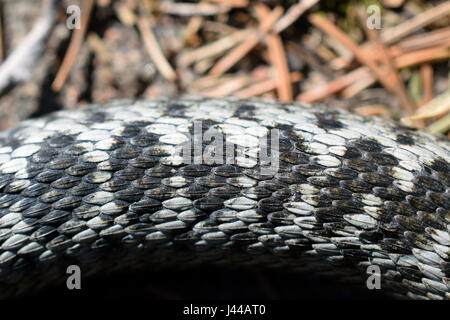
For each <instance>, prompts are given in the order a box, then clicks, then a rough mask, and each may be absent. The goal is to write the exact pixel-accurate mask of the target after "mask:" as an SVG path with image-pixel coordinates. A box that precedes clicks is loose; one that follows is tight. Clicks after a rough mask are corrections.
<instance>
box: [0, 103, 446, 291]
mask: <svg viewBox="0 0 450 320" xmlns="http://www.w3.org/2000/svg"><path fill="white" fill-rule="evenodd" d="M212 137H213V138H212ZM264 141H265V143H266V146H267V148H266V149H264ZM219 142H220V143H219ZM180 150H183V152H184V153H180ZM449 151H450V143H449V142H448V140H447V139H445V138H442V139H439V138H436V137H434V136H432V135H429V134H426V133H422V132H417V131H414V130H411V129H409V128H406V127H403V126H400V125H399V124H395V123H391V122H389V121H386V120H382V119H374V118H364V117H360V116H357V115H353V114H351V113H348V112H345V111H342V110H333V109H330V108H325V107H323V106H319V105H316V106H308V105H303V104H296V103H294V104H280V103H276V102H272V101H266V100H237V99H231V98H230V99H201V98H195V97H186V98H181V99H178V100H170V99H160V100H138V101H132V100H116V101H112V102H110V103H108V104H105V105H91V106H88V107H86V108H83V109H79V110H72V111H60V112H56V113H52V114H50V115H48V116H46V117H43V118H38V119H31V120H27V121H24V122H22V123H21V124H20V125H19V126H18V127H16V128H13V129H11V130H9V131H6V132H3V133H1V134H0V297H16V296H22V295H24V294H31V293H34V292H38V291H39V290H41V289H43V288H46V287H48V286H50V285H57V284H60V285H65V280H66V278H67V273H66V269H67V267H68V266H69V265H73V264H76V265H78V266H80V268H81V270H82V274H83V276H86V277H88V276H95V275H98V274H102V275H104V274H109V273H111V274H113V273H114V272H119V271H124V270H125V271H129V270H134V269H139V268H149V267H154V268H164V267H166V266H169V265H170V266H177V267H179V268H190V267H193V266H195V265H198V264H202V265H206V264H214V265H222V266H230V267H238V266H239V267H244V268H254V267H260V266H263V267H267V268H278V269H279V270H291V271H299V272H314V273H315V274H319V275H324V276H332V277H335V278H339V279H341V280H343V281H344V283H350V282H352V283H359V284H360V285H362V286H365V285H366V279H367V278H368V276H369V275H368V274H367V268H368V267H369V266H371V265H372V266H373V265H375V266H378V267H379V268H380V270H381V289H382V290H384V291H385V292H387V293H389V294H392V295H393V296H395V297H407V298H413V299H449V298H450V281H449V274H450V267H449V266H450V265H449V261H450V260H449V256H450V235H449V230H450V227H449V226H450V225H449V220H450V211H449V210H450V174H449V168H450V165H449V163H450V156H449V154H450V152H449ZM264 152H266V153H267V154H266V155H267V156H264V157H263V155H264ZM207 155H214V161H213V162H212V161H211V157H210V158H208V157H207ZM299 290H300V288H299Z"/></svg>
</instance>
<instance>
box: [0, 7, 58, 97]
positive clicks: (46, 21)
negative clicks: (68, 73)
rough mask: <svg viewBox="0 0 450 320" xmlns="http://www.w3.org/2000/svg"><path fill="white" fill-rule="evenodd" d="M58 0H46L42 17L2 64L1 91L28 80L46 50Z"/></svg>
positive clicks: (0, 67)
mask: <svg viewBox="0 0 450 320" xmlns="http://www.w3.org/2000/svg"><path fill="white" fill-rule="evenodd" d="M58 2H59V1H57V0H46V1H45V2H44V4H43V8H42V13H41V17H40V18H39V19H38V20H37V22H36V24H35V25H34V26H33V28H32V30H31V31H30V33H29V34H28V35H27V36H26V37H25V39H24V40H23V42H22V43H21V44H20V45H19V46H18V47H17V48H16V49H15V50H14V51H13V52H11V54H10V55H9V56H8V58H7V59H6V60H5V61H4V62H3V63H2V64H1V65H0V92H3V91H4V90H5V89H6V88H7V87H9V86H10V85H15V84H18V83H20V82H24V81H27V80H28V79H30V77H31V75H32V69H33V67H34V66H35V65H36V61H37V59H38V58H39V57H40V55H41V54H42V52H43V51H44V47H45V42H46V39H47V38H48V35H49V34H50V31H51V28H52V27H53V24H54V23H55V21H56V14H57V4H58Z"/></svg>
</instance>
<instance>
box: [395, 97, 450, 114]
mask: <svg viewBox="0 0 450 320" xmlns="http://www.w3.org/2000/svg"><path fill="white" fill-rule="evenodd" d="M448 111H450V90H447V91H445V92H444V93H442V94H440V95H439V96H437V97H436V98H434V99H433V100H431V101H430V102H428V103H427V104H425V105H423V106H422V107H421V108H420V109H418V110H417V113H416V114H414V115H412V116H410V117H406V118H403V119H402V120H418V119H427V118H431V117H435V116H438V115H441V114H443V113H446V112H448Z"/></svg>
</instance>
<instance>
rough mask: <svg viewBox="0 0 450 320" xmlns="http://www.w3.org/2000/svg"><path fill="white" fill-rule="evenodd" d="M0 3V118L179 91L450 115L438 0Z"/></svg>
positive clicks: (449, 30) (439, 125)
mask: <svg viewBox="0 0 450 320" xmlns="http://www.w3.org/2000/svg"><path fill="white" fill-rule="evenodd" d="M0 8H1V10H0V11H1V12H0V13H1V14H0V18H1V22H0V26H1V28H0V39H1V41H0V60H2V61H3V64H2V66H1V67H0V92H1V96H0V129H5V128H9V127H12V126H14V125H15V124H16V123H17V122H18V121H20V120H22V119H24V118H29V117H33V116H38V115H41V114H44V113H48V112H50V111H53V110H58V109H63V108H69V109H70V108H78V107H80V106H82V105H84V104H87V103H103V102H106V101H108V100H110V99H113V98H138V97H158V96H168V97H175V96H179V95H182V94H193V95H201V96H207V97H223V96H230V95H232V96H237V97H240V98H251V97H264V98H270V99H276V100H279V101H283V102H285V101H302V102H311V103H312V102H322V103H325V104H326V105H329V106H333V107H341V108H347V109H351V110H353V111H354V112H357V113H359V114H362V115H367V116H381V117H385V118H391V119H401V118H404V117H407V116H412V115H416V117H415V118H409V119H406V120H404V122H405V124H407V125H410V126H413V127H417V128H420V129H423V130H427V131H431V132H433V133H442V134H447V133H448V129H449V127H450V118H449V117H448V116H447V118H446V117H445V116H446V114H447V112H448V110H449V108H450V97H449V94H448V91H447V90H448V88H449V77H448V75H449V61H450V60H449V58H450V3H449V2H448V1H423V0H378V1H373V0H364V1H355V0H348V1H332V0H330V1H318V0H301V1H294V0H284V1H271V0H265V1H264V0H261V1H251V0H204V1H188V0H184V1H174V0H160V1H157V0H61V1H58V0H34V1H29V0H1V1H0ZM43 22H44V24H45V23H47V26H46V27H44V28H42V23H43ZM38 27H41V30H35V29H37V28H38ZM32 32H36V34H37V35H38V36H34V37H33V36H32V34H31V33H32ZM39 32H40V33H39ZM30 34H31V37H30ZM27 36H28V37H27ZM21 50H22V51H21ZM8 60H13V61H8ZM6 62H8V63H6ZM5 65H6V67H5ZM2 67H3V68H2ZM435 98H438V99H435ZM433 99H435V100H433ZM430 102H431V103H430ZM417 114H418V115H417ZM412 119H415V120H412Z"/></svg>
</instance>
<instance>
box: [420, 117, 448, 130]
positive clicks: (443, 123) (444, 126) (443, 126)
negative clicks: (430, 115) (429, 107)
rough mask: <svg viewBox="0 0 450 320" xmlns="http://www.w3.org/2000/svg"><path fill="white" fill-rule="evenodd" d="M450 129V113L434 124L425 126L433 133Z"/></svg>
mask: <svg viewBox="0 0 450 320" xmlns="http://www.w3.org/2000/svg"><path fill="white" fill-rule="evenodd" d="M449 130H450V113H449V114H448V115H446V116H445V117H443V118H442V119H439V120H437V121H435V122H433V123H432V124H430V125H429V126H428V127H426V128H425V131H427V132H429V133H432V134H438V133H445V132H447V131H449Z"/></svg>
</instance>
